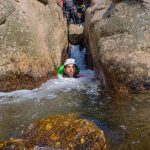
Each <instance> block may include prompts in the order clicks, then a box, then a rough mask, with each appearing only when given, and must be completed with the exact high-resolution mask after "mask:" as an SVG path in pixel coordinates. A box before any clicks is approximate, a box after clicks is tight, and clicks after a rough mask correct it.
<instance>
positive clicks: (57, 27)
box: [0, 0, 68, 91]
mask: <svg viewBox="0 0 150 150" xmlns="http://www.w3.org/2000/svg"><path fill="white" fill-rule="evenodd" d="M67 36H68V35H67V25H66V22H65V21H64V19H63V12H62V10H61V8H60V7H59V6H58V4H57V0H49V1H47V0H1V1H0V52H1V55H0V91H10V90H16V89H21V88H33V87H36V86H38V85H40V84H41V83H42V82H43V81H45V80H47V79H48V78H49V77H51V76H52V73H53V71H54V70H55V68H57V67H58V66H59V65H60V64H61V56H62V53H65V50H66V47H67Z"/></svg>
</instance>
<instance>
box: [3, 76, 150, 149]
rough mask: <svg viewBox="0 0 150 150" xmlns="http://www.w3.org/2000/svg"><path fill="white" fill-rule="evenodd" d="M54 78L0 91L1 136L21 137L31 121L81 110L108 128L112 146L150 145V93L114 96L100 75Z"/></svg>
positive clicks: (138, 147)
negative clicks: (25, 87)
mask: <svg viewBox="0 0 150 150" xmlns="http://www.w3.org/2000/svg"><path fill="white" fill-rule="evenodd" d="M62 80H63V79H53V80H49V81H48V82H47V83H45V84H43V85H42V86H41V87H40V88H39V89H34V90H32V91H28V90H21V91H15V92H10V93H0V140H7V139H9V138H11V137H19V136H21V134H22V133H23V132H24V129H26V128H27V127H28V126H29V125H31V123H33V122H34V121H35V120H38V119H40V118H45V117H47V116H51V115H54V114H68V113H78V114H79V115H80V117H81V118H86V119H88V120H91V121H93V122H94V123H95V124H96V125H97V126H98V127H100V128H102V129H103V130H104V132H105V135H106V138H107V142H108V145H109V149H112V150H129V149H131V150H132V149H133V150H135V149H136V150H148V149H149V148H150V143H149V141H150V117H149V116H150V107H149V106H150V94H135V95H131V96H130V97H128V96H124V97H122V98H111V97H110V96H108V95H105V96H104V94H103V92H102V90H101V88H100V85H99V83H98V81H97V80H96V79H92V78H90V79H89V78H82V79H65V80H64V81H62Z"/></svg>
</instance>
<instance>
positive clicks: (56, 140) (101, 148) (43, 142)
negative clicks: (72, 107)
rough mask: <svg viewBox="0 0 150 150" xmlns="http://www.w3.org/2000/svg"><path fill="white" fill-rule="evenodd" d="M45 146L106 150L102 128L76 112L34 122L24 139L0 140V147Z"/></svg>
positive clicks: (26, 147) (73, 149)
mask: <svg viewBox="0 0 150 150" xmlns="http://www.w3.org/2000/svg"><path fill="white" fill-rule="evenodd" d="M12 146H13V147H15V148H16V149H17V148H19V147H20V148H22V149H23V148H25V149H31V150H32V149H34V148H35V147H47V148H55V149H68V150H69V149H72V150H75V149H84V150H86V149H87V150H88V149H93V150H106V149H107V147H106V140H105V136H104V133H103V131H102V130H100V129H99V128H98V127H96V125H95V124H94V123H92V122H90V121H88V120H86V119H79V118H78V116H77V115H76V114H69V115H56V116H51V117H49V118H47V119H43V120H40V121H37V122H35V123H34V124H33V125H32V127H31V128H29V129H27V131H26V133H25V134H24V139H10V140H9V141H6V142H0V148H1V149H5V148H8V149H9V148H11V147H12Z"/></svg>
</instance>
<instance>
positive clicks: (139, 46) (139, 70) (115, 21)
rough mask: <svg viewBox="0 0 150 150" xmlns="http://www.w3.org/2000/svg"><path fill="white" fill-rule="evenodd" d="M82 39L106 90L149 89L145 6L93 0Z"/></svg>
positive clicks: (148, 7) (149, 11)
mask: <svg viewBox="0 0 150 150" xmlns="http://www.w3.org/2000/svg"><path fill="white" fill-rule="evenodd" d="M85 37H86V40H85V42H86V44H87V46H88V50H89V53H90V54H91V55H92V60H93V63H94V65H95V66H96V69H97V72H98V74H99V76H100V78H101V79H102V80H103V81H104V83H105V85H106V86H107V87H108V88H114V89H116V90H117V91H127V92H129V91H130V90H131V91H132V90H136V91H139V90H143V89H146V88H147V89H148V88H149V85H150V84H149V82H150V80H149V79H150V4H149V3H139V1H138V2H137V1H134V0H132V1H127V0H124V1H121V2H119V3H117V0H116V2H112V1H109V0H107V1H103V0H101V1H99V0H93V1H92V6H91V7H90V8H88V10H87V12H86V21H85Z"/></svg>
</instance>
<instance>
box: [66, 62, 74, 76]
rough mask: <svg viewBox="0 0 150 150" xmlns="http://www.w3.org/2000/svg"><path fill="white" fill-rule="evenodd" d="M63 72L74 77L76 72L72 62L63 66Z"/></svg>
mask: <svg viewBox="0 0 150 150" xmlns="http://www.w3.org/2000/svg"><path fill="white" fill-rule="evenodd" d="M65 73H66V74H67V75H68V76H69V77H74V75H75V74H76V66H75V65H74V64H68V65H66V66H65Z"/></svg>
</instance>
